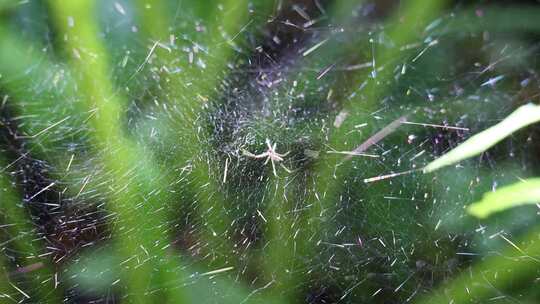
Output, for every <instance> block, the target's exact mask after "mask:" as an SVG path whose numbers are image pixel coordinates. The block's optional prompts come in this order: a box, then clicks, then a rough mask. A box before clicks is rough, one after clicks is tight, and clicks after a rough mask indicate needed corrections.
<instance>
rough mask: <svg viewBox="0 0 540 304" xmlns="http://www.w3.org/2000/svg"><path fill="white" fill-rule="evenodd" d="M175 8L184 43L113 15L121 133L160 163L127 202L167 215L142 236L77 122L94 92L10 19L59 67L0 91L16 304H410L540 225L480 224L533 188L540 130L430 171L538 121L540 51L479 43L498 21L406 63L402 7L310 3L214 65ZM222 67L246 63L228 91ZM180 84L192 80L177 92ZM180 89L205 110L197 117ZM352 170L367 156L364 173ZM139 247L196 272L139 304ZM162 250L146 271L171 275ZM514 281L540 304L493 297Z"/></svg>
mask: <svg viewBox="0 0 540 304" xmlns="http://www.w3.org/2000/svg"><path fill="white" fill-rule="evenodd" d="M173 2H174V1H171V12H174V15H173V16H174V18H173V22H172V23H171V24H168V25H167V28H168V30H169V33H167V34H168V35H165V36H167V37H171V38H170V40H169V41H161V40H160V41H155V40H151V39H147V38H142V37H143V36H142V34H141V32H142V31H143V30H144V29H142V28H141V25H140V24H139V23H138V20H137V18H136V16H135V4H134V3H131V2H127V1H126V2H105V1H103V2H100V6H99V8H100V10H99V16H100V26H101V27H100V29H101V30H100V34H101V37H102V39H103V41H104V43H105V46H106V50H107V54H108V55H109V56H110V62H112V63H114V64H112V66H113V71H112V72H111V75H109V76H110V77H111V80H112V82H113V84H114V87H115V88H116V89H115V91H114V92H115V94H118V95H122V96H125V99H126V101H127V103H126V104H124V105H122V106H123V107H124V109H125V110H123V113H124V114H125V119H123V120H122V123H123V124H124V125H123V126H122V130H123V131H124V132H125V134H127V137H129V138H130V139H131V140H133V142H135V143H136V145H137V146H139V147H140V151H142V152H143V154H142V155H138V158H140V159H141V160H143V159H151V160H152V161H153V162H154V163H153V164H152V165H153V168H152V170H147V168H146V167H144V166H143V165H141V166H139V167H134V168H132V169H131V170H129V171H128V176H127V179H128V181H129V182H128V183H126V185H130V184H135V185H137V187H139V188H138V189H141V191H140V192H138V193H135V194H134V193H130V192H126V194H125V195H128V196H129V197H128V198H127V199H128V200H129V201H130V203H131V204H132V206H131V205H130V208H132V210H133V212H132V213H130V214H133V215H132V216H136V215H137V214H138V213H137V212H136V210H137V209H138V208H142V207H141V206H143V205H145V204H148V202H156V201H157V202H158V203H157V204H156V205H153V206H150V207H146V208H149V209H148V210H149V213H151V214H161V215H163V217H162V218H163V219H165V220H164V222H162V223H159V225H157V226H150V225H148V223H149V219H147V218H140V219H138V221H140V223H141V225H140V227H131V226H129V225H128V224H127V223H125V222H123V220H122V217H121V216H120V215H119V214H115V213H114V212H111V211H110V210H111V209H109V207H108V206H109V205H110V204H111V197H112V196H113V195H116V194H117V193H122V191H123V189H122V187H120V188H118V187H116V185H115V182H116V177H115V176H116V172H114V170H112V169H111V168H110V167H108V166H107V165H105V164H104V163H103V162H102V160H103V159H104V158H106V157H107V155H109V154H110V153H111V152H114V151H109V150H107V148H104V149H99V148H98V149H96V147H95V143H94V142H93V140H92V137H93V133H94V129H93V127H92V125H91V124H89V122H88V121H89V120H90V119H91V117H93V116H94V115H96V113H95V112H93V111H91V110H90V111H88V109H86V110H82V107H81V105H82V104H83V102H84V101H83V100H81V98H82V97H81V94H79V88H78V87H77V86H76V85H75V86H74V85H73V79H77V78H78V77H79V76H80V75H78V74H77V72H75V71H73V70H71V69H70V68H69V65H68V63H66V62H67V61H66V60H65V59H66V58H68V57H69V54H65V53H64V51H62V49H61V47H59V42H58V40H59V39H60V40H61V38H60V37H57V35H59V33H58V32H56V31H57V30H58V29H56V28H55V27H53V26H51V25H50V20H49V19H48V18H51V17H50V16H49V15H48V13H47V10H46V8H45V7H43V5H42V4H39V3H23V4H21V5H20V6H19V7H18V8H17V10H16V11H15V12H14V13H13V14H11V15H10V20H9V23H10V25H12V28H13V29H15V28H16V30H15V31H16V33H17V34H18V35H20V37H21V38H23V39H24V40H29V41H34V42H36V44H37V45H35V46H33V47H31V48H27V50H28V49H31V50H32V51H36V50H39V54H41V56H42V57H39V58H35V59H33V61H32V62H31V64H29V65H28V66H25V68H24V70H25V71H26V74H14V75H12V74H8V73H2V78H4V80H2V78H0V80H1V81H2V91H1V93H0V100H1V101H2V103H1V105H2V107H1V110H2V120H1V123H2V132H1V136H2V137H1V142H0V152H1V157H2V159H0V160H1V161H2V163H1V166H0V167H1V168H2V171H1V173H2V180H1V184H0V190H1V191H2V199H1V200H2V204H4V205H3V207H2V209H0V216H1V217H0V218H1V222H0V229H1V230H2V234H1V239H0V244H1V245H2V246H0V248H1V250H2V263H3V264H2V266H3V273H4V275H5V277H6V280H5V281H6V282H7V285H1V286H2V288H4V287H9V288H10V289H9V290H1V294H0V295H1V296H2V301H5V302H6V303H9V302H31V303H41V302H60V301H64V302H69V303H116V302H123V301H125V299H126V298H127V299H128V300H130V299H132V298H130V297H141V298H142V297H151V296H152V295H153V294H166V292H168V291H170V290H186V291H187V294H188V299H189V301H192V302H197V303H250V302H258V301H261V302H263V301H281V300H283V299H286V301H289V302H291V303H296V302H299V303H404V302H414V301H416V300H418V299H420V298H421V297H423V296H426V295H429V294H430V293H431V292H433V291H436V290H437V288H438V287H440V286H442V285H443V284H445V283H446V282H449V281H451V280H453V279H455V278H457V277H458V276H459V274H460V273H464V272H466V271H468V270H469V269H470V268H471V267H473V265H475V263H478V262H481V261H482V260H484V259H486V258H489V257H492V256H498V255H501V254H502V248H504V247H506V246H508V245H509V243H510V244H512V243H513V242H516V240H517V239H518V238H519V236H521V235H524V234H525V233H526V232H527V229H528V227H532V226H533V225H534V224H535V223H536V222H537V221H538V208H536V207H535V206H533V207H525V208H518V209H515V210H511V211H509V212H505V213H504V214H500V215H497V216H495V217H493V218H492V219H489V220H486V221H481V222H479V221H477V220H474V219H473V218H471V217H470V216H468V215H467V214H466V212H465V209H464V207H465V206H467V205H468V204H470V203H471V202H473V201H475V200H477V199H479V198H480V197H481V196H482V194H483V193H484V192H487V191H492V190H494V189H496V188H498V187H500V186H501V185H505V184H509V183H511V182H514V181H516V180H519V179H522V178H526V177H528V176H534V175H537V174H538V172H537V169H536V168H537V167H538V166H537V161H538V157H537V153H536V152H537V151H538V147H537V145H536V142H538V141H537V140H536V137H537V136H538V135H537V133H538V132H536V129H535V128H534V127H533V128H530V129H527V130H525V131H520V132H518V133H516V134H514V135H513V136H512V138H510V139H508V140H505V141H504V142H503V143H501V144H499V145H497V146H496V147H494V148H493V149H491V150H489V151H488V152H486V153H484V154H482V155H481V156H480V157H478V158H475V159H471V160H468V161H465V162H462V163H461V164H460V165H458V166H456V167H453V168H449V169H445V170H442V171H440V172H436V173H433V174H426V175H424V174H422V173H421V171H420V169H421V168H422V167H423V166H425V165H426V164H427V163H428V162H430V161H431V160H433V159H435V158H437V157H438V156H440V155H442V154H444V153H445V152H446V151H448V150H449V149H451V148H453V147H455V146H456V145H458V144H459V143H460V142H462V141H463V140H465V139H466V138H468V137H469V136H470V135H471V134H475V133H477V132H478V131H480V130H483V129H485V128H487V127H489V126H491V125H493V124H494V123H496V122H498V121H499V120H501V119H503V118H504V117H505V116H506V115H508V114H509V113H510V112H511V111H512V110H513V109H514V108H515V107H516V105H519V104H521V103H524V102H527V101H531V100H532V101H534V100H536V99H537V96H538V92H537V91H538V87H539V79H538V75H537V73H536V71H535V66H536V58H537V54H538V53H537V47H538V45H537V44H536V43H535V42H534V41H535V40H534V35H528V34H527V33H521V32H519V33H520V35H513V36H512V35H510V34H511V33H510V34H509V32H505V31H496V30H494V31H489V30H481V31H480V30H477V29H476V28H475V27H474V26H473V25H475V24H480V25H482V26H486V27H488V26H489V24H488V21H483V20H484V19H482V18H484V13H483V12H484V11H483V9H482V6H478V7H473V8H472V9H471V8H470V7H467V9H466V10H461V9H460V6H459V5H456V6H453V7H450V8H449V9H448V10H447V11H445V12H443V13H440V15H439V16H437V17H436V18H435V19H433V20H431V22H430V23H429V25H427V27H426V26H425V27H423V28H421V29H419V30H418V31H417V32H416V34H415V37H414V39H413V41H409V42H408V43H407V44H405V45H396V42H395V41H393V40H392V39H391V33H392V31H394V29H395V28H399V26H400V24H399V22H398V21H394V22H388V16H391V13H390V12H391V11H392V9H393V8H394V7H392V5H385V4H381V3H378V2H371V1H368V2H366V3H364V4H357V5H354V6H352V8H351V10H350V11H347V13H346V16H341V15H339V14H337V15H332V7H333V6H332V5H331V4H330V3H319V2H318V1H298V2H295V3H289V2H286V3H285V2H283V3H282V2H279V4H278V5H276V6H275V7H273V8H272V9H273V11H272V14H271V18H268V16H266V15H265V14H264V13H262V10H261V9H260V8H258V7H257V6H256V5H254V4H251V5H250V6H249V7H248V10H249V11H250V16H249V18H248V20H247V21H246V22H245V23H244V24H242V26H241V27H240V30H239V31H238V32H235V33H221V34H222V35H218V36H219V37H220V38H218V39H217V41H211V42H210V43H209V44H207V45H205V44H204V43H205V42H208V40H207V39H208V37H210V36H211V35H212V33H211V32H209V29H208V28H207V27H206V26H208V27H209V26H210V25H209V24H206V23H205V22H207V21H205V20H202V19H201V18H198V17H196V16H197V15H196V14H197V12H196V11H193V12H191V11H189V10H186V7H185V6H183V5H182V3H181V2H178V3H176V2H174V3H173ZM260 10H261V11H260ZM461 15H465V16H466V17H467V18H465V19H460V18H459V16H461ZM461 20H466V21H467V22H469V23H465V24H462V23H460V21H461ZM75 22H77V20H75ZM484 22H485V23H484ZM214 49H226V50H228V51H230V52H231V53H232V54H233V55H232V56H231V58H230V60H228V61H227V62H226V65H225V66H224V67H221V68H220V69H218V70H217V71H216V70H215V69H214V68H215V66H214V65H217V64H216V62H217V61H219V60H218V59H219V58H216V57H214V56H213V55H212V54H213V53H212V52H211V50H214ZM164 53H168V54H171V55H170V56H172V57H173V58H175V59H173V60H172V61H170V60H169V59H170V58H169V57H166V58H165V57H164V56H162V55H161V54H164ZM387 53H392V54H395V58H394V57H393V58H390V59H389V60H384V58H381V57H383V56H384V54H387ZM167 56H169V55H167ZM2 58H4V57H2ZM51 58H53V59H54V61H53V62H54V63H53V64H50V65H49V64H48V63H47V62H48V61H49V60H50V59H51ZM186 63H187V64H186ZM214 72H215V73H217V75H209V74H212V73H214ZM175 74H182V75H187V76H183V77H184V78H182V79H187V80H186V81H185V82H181V83H173V84H172V85H171V84H170V83H168V81H170V79H176V78H174V77H173V76H171V75H175ZM212 77H216V78H217V79H218V81H217V82H216V83H215V86H214V87H212V89H211V90H210V91H205V90H204V88H205V85H207V84H208V83H212V82H211V81H213V80H212V79H213V78H212ZM4 86H5V88H4ZM167 86H171V87H173V88H178V92H188V91H193V92H204V94H199V95H197V96H196V97H195V98H196V99H197V100H196V102H194V101H193V100H188V101H185V100H183V99H186V97H184V96H182V95H181V94H180V95H179V94H176V95H175V94H173V93H171V94H167V93H164V91H166V88H167ZM378 87H380V88H384V89H381V90H378V89H376V88H378ZM374 88H375V89H374ZM1 96H3V97H1ZM58 100H62V101H63V102H57V101H58ZM185 105H187V107H188V108H186V106H185ZM193 105H197V107H195V106H193ZM201 109H202V110H201ZM396 121H397V122H398V123H395V122H396ZM389 126H392V127H389ZM186 130H188V131H186ZM381 130H383V131H381ZM336 134H337V135H339V136H341V137H339V139H336V138H337V137H336V136H337V135H336ZM377 134H379V135H377ZM194 138H195V140H194ZM266 140H269V141H270V142H271V143H272V144H275V145H276V151H277V152H278V153H281V154H285V153H288V154H287V155H286V156H284V157H283V161H280V162H279V163H276V168H277V172H276V175H277V176H274V173H273V169H272V165H271V163H270V162H268V163H266V164H265V158H260V159H256V158H253V157H249V156H246V155H245V154H244V153H242V151H249V152H250V153H252V154H254V155H257V154H261V153H264V152H266V151H267V150H268V147H267V145H266ZM359 147H361V149H360V148H359ZM357 148H359V150H356V152H359V153H365V154H366V155H352V156H350V155H349V154H350V153H351V152H353V151H355V149H357ZM280 164H282V165H284V166H286V167H287V168H289V169H291V171H292V172H290V173H288V172H286V171H285V170H283V169H281V168H280V166H279V165H280ZM153 172H157V174H154V173H153ZM398 173H403V174H402V175H398ZM153 174H154V175H153ZM148 176H150V178H149V177H148ZM145 183H147V184H145ZM149 185H152V187H154V186H155V187H154V188H150V189H148V188H149ZM126 187H127V186H126ZM145 206H146V205H145ZM150 216H151V215H149V218H150ZM164 227H165V228H164ZM133 229H143V231H144V233H145V234H147V235H151V236H153V238H154V239H155V243H156V247H159V248H161V249H163V252H165V253H166V255H167V256H172V257H174V258H178V259H179V260H181V264H180V265H181V266H179V267H178V268H173V269H168V271H169V272H170V273H175V274H178V273H181V274H182V275H181V276H172V278H173V279H168V280H163V279H162V278H161V277H160V276H159V275H158V273H157V271H154V270H153V272H152V273H149V274H148V275H149V277H150V279H149V282H150V283H149V285H148V288H147V289H146V290H140V291H138V294H137V295H133V294H130V293H129V292H130V291H129V290H128V289H127V287H126V286H125V285H124V281H123V277H122V276H123V275H125V274H129V273H130V271H132V269H128V268H127V267H125V266H124V265H127V264H124V263H126V261H125V260H122V258H121V257H120V255H119V253H118V252H117V251H116V249H117V248H116V247H114V245H113V244H114V241H115V240H117V239H130V238H131V237H132V236H133V235H134V234H135V233H134V230H133ZM113 231H114V232H115V233H113ZM162 231H165V232H166V233H167V234H169V235H170V236H172V237H168V236H167V235H160V234H159V233H161V232H162ZM515 246H516V245H515ZM145 250H146V249H145V248H144V247H142V248H141V251H140V254H138V255H136V256H132V257H130V258H132V259H135V260H137V262H136V264H137V265H145V264H147V263H152V262H151V261H152V259H159V257H151V256H147V255H145V253H146V254H147V252H146V251H145ZM152 265H153V264H152ZM502 270H503V269H492V270H491V271H490V272H489V273H486V274H485V281H483V284H482V286H481V287H480V288H483V289H486V290H489V291H490V292H492V293H494V294H497V295H498V297H497V298H496V299H497V300H498V301H501V302H513V303H514V302H524V303H525V302H527V301H529V302H531V301H532V302H534V300H535V299H538V298H537V296H538V294H537V292H536V293H535V292H533V291H534V290H533V289H531V288H534V286H531V287H529V286H526V285H523V286H521V285H520V286H517V287H516V288H515V289H514V290H506V289H503V288H499V287H496V286H493V285H491V283H490V280H492V279H493V277H495V276H496V274H497V271H502ZM167 278H170V277H167ZM536 281H538V273H537V274H536ZM535 297H536V298H535ZM448 299H449V301H451V300H452V295H448ZM470 300H471V301H474V300H475V299H474V298H472V297H471V298H470Z"/></svg>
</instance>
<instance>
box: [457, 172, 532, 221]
mask: <svg viewBox="0 0 540 304" xmlns="http://www.w3.org/2000/svg"><path fill="white" fill-rule="evenodd" d="M539 201H540V178H531V179H527V180H525V181H523V182H518V183H515V184H512V185H509V186H506V187H503V188H501V189H499V190H497V191H495V192H488V193H485V194H484V197H483V198H482V200H480V201H478V202H475V203H474V204H472V205H470V206H469V207H468V208H467V211H468V212H469V213H470V214H472V215H474V216H476V217H478V218H486V217H488V216H490V215H491V214H493V213H495V212H499V211H504V210H506V209H509V208H512V207H517V206H522V205H526V204H535V203H537V202H539Z"/></svg>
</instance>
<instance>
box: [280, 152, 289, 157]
mask: <svg viewBox="0 0 540 304" xmlns="http://www.w3.org/2000/svg"><path fill="white" fill-rule="evenodd" d="M289 153H291V151H289V152H287V153H285V154H279V156H281V157H285V156H287V155H289Z"/></svg>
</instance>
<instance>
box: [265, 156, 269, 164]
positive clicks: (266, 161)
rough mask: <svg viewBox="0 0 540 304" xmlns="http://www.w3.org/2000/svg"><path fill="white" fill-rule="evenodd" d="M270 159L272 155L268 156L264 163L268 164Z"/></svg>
mask: <svg viewBox="0 0 540 304" xmlns="http://www.w3.org/2000/svg"><path fill="white" fill-rule="evenodd" d="M269 160H270V157H267V158H266V160H265V161H264V164H265V165H266V164H268V161H269Z"/></svg>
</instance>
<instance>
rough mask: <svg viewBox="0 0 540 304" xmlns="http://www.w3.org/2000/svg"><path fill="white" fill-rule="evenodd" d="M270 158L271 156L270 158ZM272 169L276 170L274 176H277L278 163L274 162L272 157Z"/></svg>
mask: <svg viewBox="0 0 540 304" xmlns="http://www.w3.org/2000/svg"><path fill="white" fill-rule="evenodd" d="M269 159H270V158H269ZM271 161H272V170H274V176H275V177H277V172H276V165H275V164H274V160H273V159H272V160H271Z"/></svg>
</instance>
